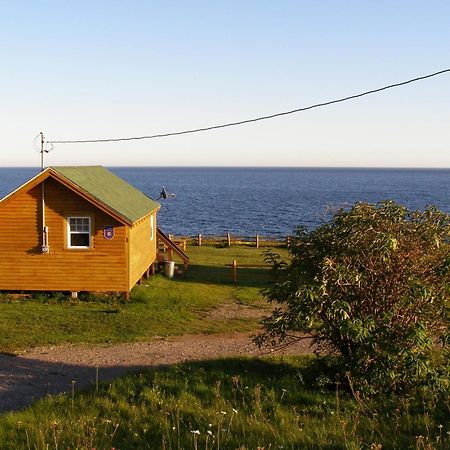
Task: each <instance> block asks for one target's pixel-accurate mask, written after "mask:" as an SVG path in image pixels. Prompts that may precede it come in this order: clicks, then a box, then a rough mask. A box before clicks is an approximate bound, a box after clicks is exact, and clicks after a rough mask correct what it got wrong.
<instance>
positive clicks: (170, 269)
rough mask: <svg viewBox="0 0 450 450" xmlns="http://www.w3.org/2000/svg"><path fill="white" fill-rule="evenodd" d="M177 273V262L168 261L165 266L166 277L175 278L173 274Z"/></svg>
mask: <svg viewBox="0 0 450 450" xmlns="http://www.w3.org/2000/svg"><path fill="white" fill-rule="evenodd" d="M174 272H175V261H166V264H165V266H164V275H165V276H166V277H167V278H173V273H174Z"/></svg>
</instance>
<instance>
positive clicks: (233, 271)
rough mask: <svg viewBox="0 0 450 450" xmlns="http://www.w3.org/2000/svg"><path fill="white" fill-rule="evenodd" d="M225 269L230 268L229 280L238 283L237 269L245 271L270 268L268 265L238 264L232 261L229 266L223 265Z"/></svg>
mask: <svg viewBox="0 0 450 450" xmlns="http://www.w3.org/2000/svg"><path fill="white" fill-rule="evenodd" d="M225 266H226V267H231V279H232V280H233V283H237V281H238V267H240V268H243V269H244V268H245V269H260V268H264V269H270V268H271V267H272V266H271V265H269V264H238V262H237V261H236V260H233V262H232V263H231V264H225Z"/></svg>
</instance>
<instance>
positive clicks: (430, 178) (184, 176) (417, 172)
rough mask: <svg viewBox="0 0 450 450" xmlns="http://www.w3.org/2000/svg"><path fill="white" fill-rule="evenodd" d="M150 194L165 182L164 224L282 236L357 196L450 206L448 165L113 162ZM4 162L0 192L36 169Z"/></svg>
mask: <svg viewBox="0 0 450 450" xmlns="http://www.w3.org/2000/svg"><path fill="white" fill-rule="evenodd" d="M110 169H111V170H112V171H113V172H114V173H116V174H117V175H119V176H120V177H122V178H124V179H125V180H127V181H128V182H130V183H131V184H133V185H134V186H136V187H137V188H138V189H140V190H142V191H143V192H145V193H146V194H147V195H149V196H150V197H152V198H157V197H158V196H159V193H160V192H161V188H162V186H164V187H165V188H166V190H167V191H168V192H169V193H173V194H175V197H174V198H170V199H167V200H161V201H160V203H161V205H162V206H161V211H160V213H159V215H158V223H159V226H161V228H162V229H163V230H164V231H165V232H166V233H171V234H175V235H196V234H198V233H201V234H204V235H207V234H224V233H227V232H229V233H231V234H232V235H233V234H234V235H241V236H252V235H255V234H257V233H258V234H260V235H261V236H274V237H281V236H285V235H288V234H291V233H292V232H293V230H294V229H295V228H296V226H298V225H304V226H306V227H308V228H313V227H316V226H317V225H319V224H320V223H322V222H323V221H324V220H326V219H327V218H328V217H329V215H330V211H333V210H335V209H337V208H339V207H348V206H350V205H352V204H353V203H355V202H358V201H366V202H370V203H376V202H379V201H382V200H394V201H396V202H398V203H400V204H402V205H405V206H407V207H408V208H411V209H423V208H425V207H426V206H427V205H436V206H437V207H438V208H440V209H441V210H443V211H445V212H447V213H450V169H334V168H333V169H331V168H330V169H328V168H163V167H155V168H153V167H152V168H150V167H132V168H131V167H112V168H110ZM38 171H39V170H38V169H31V168H0V197H3V196H4V195H6V194H7V193H8V192H10V191H12V190H13V189H15V188H16V187H18V186H19V185H21V184H22V183H24V182H25V181H27V179H29V178H31V177H32V176H34V175H35V174H37V173H38Z"/></svg>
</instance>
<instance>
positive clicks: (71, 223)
mask: <svg viewBox="0 0 450 450" xmlns="http://www.w3.org/2000/svg"><path fill="white" fill-rule="evenodd" d="M67 247H68V248H91V218H90V217H68V218H67Z"/></svg>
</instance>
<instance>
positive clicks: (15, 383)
mask: <svg viewBox="0 0 450 450" xmlns="http://www.w3.org/2000/svg"><path fill="white" fill-rule="evenodd" d="M276 353H277V354H299V353H310V349H309V342H308V341H307V340H305V341H300V342H299V343H298V344H296V345H295V346H291V347H289V348H288V349H286V350H284V351H282V352H276ZM262 354H267V351H265V352H261V351H259V350H258V348H257V347H256V346H255V345H254V344H253V343H252V341H251V337H250V335H249V334H247V333H230V334H216V335H188V336H186V335H185V336H179V337H173V338H167V339H162V338H161V339H158V340H155V341H152V342H145V343H132V344H115V345H108V346H106V345H97V346H94V345H89V346H87V345H84V346H80V345H78V346H57V347H45V348H35V349H30V350H28V351H26V352H24V353H22V354H21V355H19V356H9V355H1V354H0V412H7V411H12V410H18V409H21V408H23V407H25V406H28V405H29V404H30V403H32V402H33V401H34V400H36V399H38V398H41V397H44V396H46V395H48V394H58V393H62V392H71V390H72V386H73V382H75V384H74V388H75V390H80V389H83V388H85V387H88V386H89V385H91V384H93V383H95V380H96V375H97V371H98V378H99V381H100V382H102V381H109V380H112V379H114V378H115V377H118V376H120V375H123V374H125V373H127V372H132V371H135V370H138V369H141V368H146V367H155V366H159V365H168V364H174V363H178V362H184V361H194V360H202V359H214V358H220V357H226V356H237V355H242V356H255V357H257V356H261V355H262Z"/></svg>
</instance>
